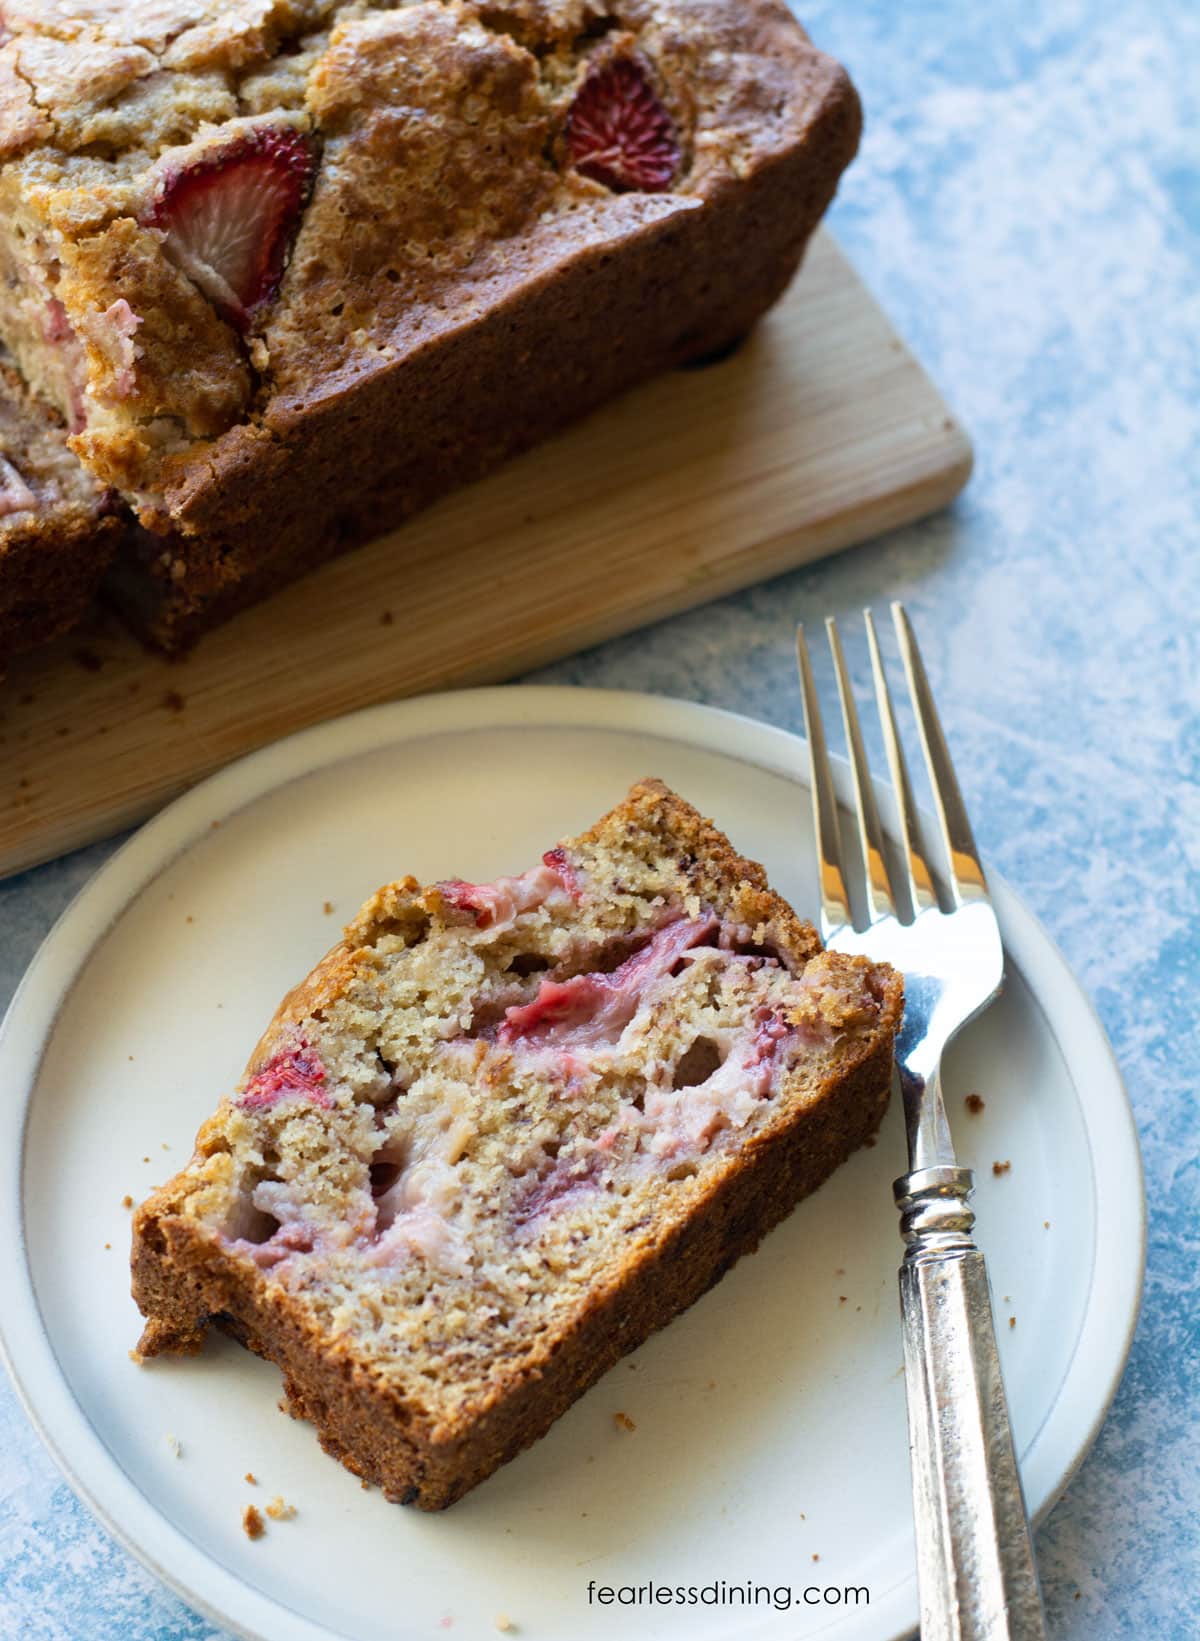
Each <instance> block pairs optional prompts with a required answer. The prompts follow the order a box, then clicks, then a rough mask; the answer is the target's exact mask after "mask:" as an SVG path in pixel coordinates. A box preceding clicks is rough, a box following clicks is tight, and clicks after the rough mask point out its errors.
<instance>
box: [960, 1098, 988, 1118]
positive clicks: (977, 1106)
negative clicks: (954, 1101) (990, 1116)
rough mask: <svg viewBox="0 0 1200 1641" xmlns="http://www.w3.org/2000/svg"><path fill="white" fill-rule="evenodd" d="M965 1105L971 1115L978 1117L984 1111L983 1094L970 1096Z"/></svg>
mask: <svg viewBox="0 0 1200 1641" xmlns="http://www.w3.org/2000/svg"><path fill="white" fill-rule="evenodd" d="M963 1103H964V1104H965V1105H966V1108H967V1110H968V1111H969V1112H970V1113H971V1115H972V1116H973V1117H977V1116H978V1115H979V1113H980V1112H981V1111H982V1110H983V1095H982V1094H968V1095H967V1097H966V1100H965V1101H964V1102H963Z"/></svg>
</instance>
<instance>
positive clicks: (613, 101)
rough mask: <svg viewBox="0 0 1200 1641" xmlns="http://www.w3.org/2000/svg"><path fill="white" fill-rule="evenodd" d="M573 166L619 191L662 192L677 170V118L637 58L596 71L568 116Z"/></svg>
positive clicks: (618, 59) (615, 61)
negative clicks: (662, 99) (661, 99)
mask: <svg viewBox="0 0 1200 1641" xmlns="http://www.w3.org/2000/svg"><path fill="white" fill-rule="evenodd" d="M567 148H568V151H569V152H570V155H571V161H572V164H573V165H574V166H575V169H576V170H577V171H578V172H580V174H581V175H583V176H585V177H591V179H592V180H593V181H594V182H602V183H603V184H604V186H605V187H606V188H614V189H616V191H617V192H618V193H627V192H630V191H637V192H639V193H644V194H661V193H662V192H663V191H664V189H667V188H669V187H670V186H671V184H672V182H674V180H675V174H676V172H677V171H678V170H679V160H680V153H679V139H678V137H677V135H676V133H675V122H674V121H673V120H672V118H671V116H670V115H669V114H668V113H667V111H666V109H665V108H664V107H663V105H662V104H661V103H660V102H659V100H658V98H657V97H656V96H655V94H654V88H653V86H652V85H651V83H650V76H649V74H648V73H647V72H646V70H645V68H643V66H642V64H641V63H640V62H638V60H637V59H636V58H635V57H612V58H610V59H609V60H608V61H607V62H605V63H602V64H600V66H599V67H597V68H594V69H592V71H591V73H590V74H589V75H588V77H587V78H586V80H584V82H583V84H582V85H581V86H580V88H579V90H578V92H577V93H576V95H575V101H574V102H573V103H572V104H571V107H570V110H569V112H568V114H567Z"/></svg>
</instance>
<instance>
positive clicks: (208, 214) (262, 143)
mask: <svg viewBox="0 0 1200 1641" xmlns="http://www.w3.org/2000/svg"><path fill="white" fill-rule="evenodd" d="M314 168H315V167H314V161H313V154H312V146H311V143H310V142H309V140H308V139H307V138H306V137H305V136H303V135H302V134H301V133H300V132H299V131H296V130H294V129H287V128H284V129H282V130H280V129H277V128H276V127H273V126H258V127H251V128H250V129H249V130H247V131H244V132H241V133H239V134H238V135H237V136H236V137H235V138H234V140H233V141H232V142H230V143H226V144H222V145H219V146H217V147H216V148H215V149H212V150H210V151H209V152H206V153H205V154H204V155H203V156H202V157H200V158H197V159H193V160H192V161H191V162H190V163H184V164H180V165H179V166H178V167H177V168H174V169H168V170H167V171H166V172H165V173H164V174H163V176H162V178H161V180H160V181H159V184H158V189H157V192H156V194H155V196H154V200H153V203H152V204H151V206H150V208H149V210H148V211H147V212H146V213H145V214H144V216H143V218H142V221H143V222H144V223H146V224H148V225H149V226H150V227H153V228H157V229H160V230H161V231H162V233H163V234H164V236H165V237H164V239H163V250H164V251H165V253H166V255H167V257H168V258H169V260H170V261H172V262H173V263H174V264H175V265H176V267H178V268H180V269H182V270H183V272H184V273H185V274H187V276H188V278H189V279H191V280H192V282H193V283H194V284H195V285H197V286H198V287H199V289H200V290H201V291H203V293H204V294H205V296H207V297H208V299H209V301H210V302H211V303H212V304H213V306H214V307H215V308H216V309H217V310H218V312H220V313H222V314H224V315H225V317H226V318H228V319H230V320H231V321H232V322H233V323H234V324H235V325H236V326H237V327H238V329H239V330H245V329H246V327H247V326H248V324H249V322H250V320H251V319H252V318H253V316H254V314H255V313H256V312H258V310H259V309H260V308H262V307H263V305H264V304H265V303H267V302H269V301H270V300H271V299H272V298H273V297H274V296H275V294H276V292H277V291H278V289H279V281H280V280H281V279H282V277H283V267H284V260H285V258H286V256H287V253H288V250H289V249H290V247H291V242H292V237H293V235H294V233H295V231H296V228H297V227H298V225H299V222H300V213H301V210H302V209H303V206H304V201H305V198H306V196H307V193H308V189H309V186H310V184H311V182H312V176H313V171H314Z"/></svg>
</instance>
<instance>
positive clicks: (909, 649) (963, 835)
mask: <svg viewBox="0 0 1200 1641" xmlns="http://www.w3.org/2000/svg"><path fill="white" fill-rule="evenodd" d="M892 620H893V621H894V623H895V626H896V636H897V637H898V638H899V640H900V655H901V657H902V659H903V661H904V671H905V674H906V676H907V678H908V688H909V692H910V693H911V695H912V699H913V706H914V707H915V709H916V714H917V727H918V728H919V729H920V731H921V745H922V747H923V748H924V751H925V766H926V768H927V769H928V770H929V781H930V784H931V786H932V787H933V797H934V802H935V804H936V805H937V812H938V820H939V821H940V822H941V829H942V841H943V842H944V843H945V845H946V853H947V855H948V857H949V861H950V880H951V887H952V889H953V893H954V900H955V904H956V905H959V906H961V905H962V904H963V903H964V902H965V901H967V900H986V899H987V898H988V889H987V879H986V878H985V877H984V875H983V867H982V866H981V865H980V864H979V851H978V849H977V848H976V847H975V838H974V835H973V834H972V832H971V823H970V821H969V820H968V819H967V809H966V805H965V804H964V803H963V800H962V793H961V792H960V791H959V789H958V780H957V779H956V777H955V774H954V765H953V764H952V763H951V761H950V752H949V749H948V748H947V746H946V737H945V736H944V735H943V734H942V726H941V724H940V722H939V721H938V715H937V709H936V708H935V707H934V704H933V691H932V690H931V689H930V687H929V679H928V678H927V677H926V675H925V667H924V664H923V662H922V660H921V652H920V650H919V649H918V647H917V640H916V635H915V634H914V632H913V630H912V624H911V623H910V621H909V619H908V612H907V611H906V610H905V608H904V605H903V604H900V603H894V604H893V605H892Z"/></svg>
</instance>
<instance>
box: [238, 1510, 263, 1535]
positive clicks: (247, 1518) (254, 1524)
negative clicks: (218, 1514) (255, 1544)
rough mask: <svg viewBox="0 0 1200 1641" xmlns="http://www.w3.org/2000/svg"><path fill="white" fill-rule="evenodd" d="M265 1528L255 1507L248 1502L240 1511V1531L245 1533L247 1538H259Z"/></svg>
mask: <svg viewBox="0 0 1200 1641" xmlns="http://www.w3.org/2000/svg"><path fill="white" fill-rule="evenodd" d="M266 1530H267V1529H266V1527H265V1525H264V1524H263V1518H262V1516H261V1514H260V1513H259V1511H258V1509H257V1507H256V1506H255V1505H253V1504H248V1505H247V1506H246V1508H245V1509H244V1510H243V1511H242V1532H243V1533H245V1535H246V1537H247V1538H261V1537H262V1536H263V1534H264V1533H265V1532H266Z"/></svg>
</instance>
